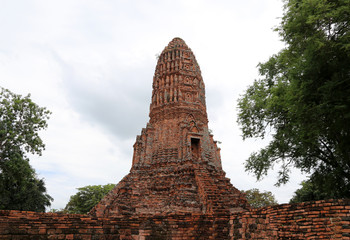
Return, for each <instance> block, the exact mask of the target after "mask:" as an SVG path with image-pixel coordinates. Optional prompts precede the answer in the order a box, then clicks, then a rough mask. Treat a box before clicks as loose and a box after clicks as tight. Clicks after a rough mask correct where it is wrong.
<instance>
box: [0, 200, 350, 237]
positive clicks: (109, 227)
mask: <svg viewBox="0 0 350 240" xmlns="http://www.w3.org/2000/svg"><path fill="white" fill-rule="evenodd" d="M0 239H21V240H22V239H89V240H92V239H116V240H118V239H120V240H155V239H156V240H170V239H173V240H187V239H188V240H190V239H203V240H208V239H219V240H226V239H232V240H233V239H267V240H277V239H300V240H304V239H339V240H340V239H343V240H349V239H350V200H328V201H317V202H307V203H301V204H292V205H290V204H283V205H277V206H272V207H266V208H259V209H251V210H249V211H243V212H240V213H232V214H229V215H218V214H217V215H208V214H189V213H187V214H177V215H176V214H169V215H153V216H142V215H140V216H130V217H127V216H123V217H114V218H94V217H91V216H87V215H78V214H55V213H34V212H20V211H9V210H3V211H0Z"/></svg>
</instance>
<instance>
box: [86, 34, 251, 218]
mask: <svg viewBox="0 0 350 240" xmlns="http://www.w3.org/2000/svg"><path fill="white" fill-rule="evenodd" d="M149 116H150V120H149V123H148V124H147V127H146V128H144V129H142V132H141V135H139V136H137V138H136V143H135V144H134V156H133V160H132V167H131V170H130V173H129V174H128V175H126V176H125V177H124V178H123V179H122V180H121V181H120V182H119V183H118V185H117V186H116V187H115V188H114V189H113V190H112V191H111V192H110V193H109V194H107V196H106V197H105V198H103V199H102V200H101V202H100V203H99V204H97V205H96V206H95V207H94V208H93V209H92V210H91V212H90V214H91V215H93V216H97V217H113V216H120V215H142V214H168V213H175V214H176V213H204V214H213V213H228V212H230V211H231V212H234V211H240V210H243V209H246V208H248V203H247V201H246V199H245V197H244V195H243V194H242V193H241V192H240V191H239V190H237V189H236V188H235V187H233V186H232V184H231V183H230V180H229V179H228V178H226V177H225V172H224V171H223V170H222V167H221V159H220V148H218V147H217V144H216V141H214V140H213V135H211V134H210V132H209V130H208V117H207V111H206V104H205V89H204V82H203V79H202V76H201V71H200V69H199V66H198V63H197V61H196V58H195V56H194V54H193V52H192V51H191V49H190V48H189V47H188V46H187V45H186V43H185V42H184V41H183V40H182V39H180V38H174V39H173V40H172V41H171V42H170V43H169V44H168V46H167V47H165V49H164V50H163V52H162V53H161V55H160V56H159V59H158V63H157V66H156V70H155V74H154V77H153V92H152V102H151V106H150V114H149Z"/></svg>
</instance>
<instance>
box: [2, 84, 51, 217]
mask: <svg viewBox="0 0 350 240" xmlns="http://www.w3.org/2000/svg"><path fill="white" fill-rule="evenodd" d="M0 91H1V92H0V209H16V210H28V211H40V212H43V211H45V207H46V206H50V204H51V201H52V198H51V196H49V195H48V194H47V193H46V188H45V184H44V181H43V180H42V179H38V177H37V176H36V173H35V170H34V169H33V168H32V167H31V166H30V164H29V158H28V156H27V154H28V153H31V154H38V155H41V153H42V151H43V150H44V148H45V145H44V143H43V141H42V140H41V138H40V136H39V134H38V132H39V131H40V130H42V129H45V128H46V127H47V123H46V120H47V119H48V118H49V114H50V112H49V111H48V110H46V109H45V108H41V107H39V106H38V105H36V104H35V103H34V102H32V101H31V99H30V96H29V95H28V96H26V97H22V96H21V95H17V94H14V93H12V92H10V91H9V90H6V89H3V88H0Z"/></svg>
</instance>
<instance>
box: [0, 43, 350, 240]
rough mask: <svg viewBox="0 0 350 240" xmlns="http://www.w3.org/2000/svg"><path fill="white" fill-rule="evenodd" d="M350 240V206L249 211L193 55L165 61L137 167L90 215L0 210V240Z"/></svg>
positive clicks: (181, 52) (171, 49)
mask: <svg viewBox="0 0 350 240" xmlns="http://www.w3.org/2000/svg"><path fill="white" fill-rule="evenodd" d="M322 238H323V239H350V200H328V201H316V202H308V203H301V204H292V205H289V204H283V205H277V206H273V207H266V208H259V209H251V208H250V207H249V204H248V202H247V200H246V198H245V196H244V194H242V193H241V192H240V191H239V190H238V189H236V188H235V187H234V186H233V185H232V184H231V183H230V180H229V179H228V178H226V177H225V172H224V171H223V169H222V166H221V158H220V148H218V146H217V144H216V141H214V139H213V135H212V134H211V133H210V131H209V129H208V118H207V112H206V103H205V87H204V82H203V79H202V76H201V72H200V68H199V65H198V63H197V61H196V58H195V56H194V54H193V52H192V51H191V49H190V48H189V47H188V46H187V45H186V43H185V42H184V41H183V40H182V39H180V38H174V39H173V40H172V41H171V42H170V43H169V44H168V46H167V47H165V49H164V50H163V52H162V53H161V55H160V56H159V59H158V63H157V66H156V70H155V74H154V78H153V92H152V99H151V105H150V120H149V123H147V126H146V128H144V129H142V131H141V135H139V136H137V138H136V143H135V144H134V155H133V160H132V167H131V169H130V172H129V174H127V175H126V176H125V177H124V178H123V179H122V180H121V181H120V182H119V183H118V184H117V186H116V187H115V188H114V189H113V190H112V191H111V192H110V193H109V194H107V196H106V197H105V198H103V199H102V200H101V202H100V203H99V204H97V205H96V206H95V207H94V208H93V209H92V210H91V211H90V213H89V214H88V215H78V214H54V213H34V212H21V211H10V210H4V211H0V239H139V240H142V239H322Z"/></svg>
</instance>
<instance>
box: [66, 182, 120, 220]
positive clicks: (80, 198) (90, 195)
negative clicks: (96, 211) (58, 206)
mask: <svg viewBox="0 0 350 240" xmlns="http://www.w3.org/2000/svg"><path fill="white" fill-rule="evenodd" d="M114 187H115V184H112V183H109V184H106V185H93V186H85V187H81V188H78V190H79V191H78V192H77V193H76V194H75V195H72V196H71V197H70V199H69V202H68V203H67V205H66V207H65V208H64V211H65V212H68V213H78V214H86V213H88V212H89V211H90V210H91V209H92V208H93V207H94V206H95V205H96V204H97V203H99V201H101V199H102V198H103V197H104V196H105V195H106V194H107V193H108V192H110V191H111V190H112V189H113V188H114Z"/></svg>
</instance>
